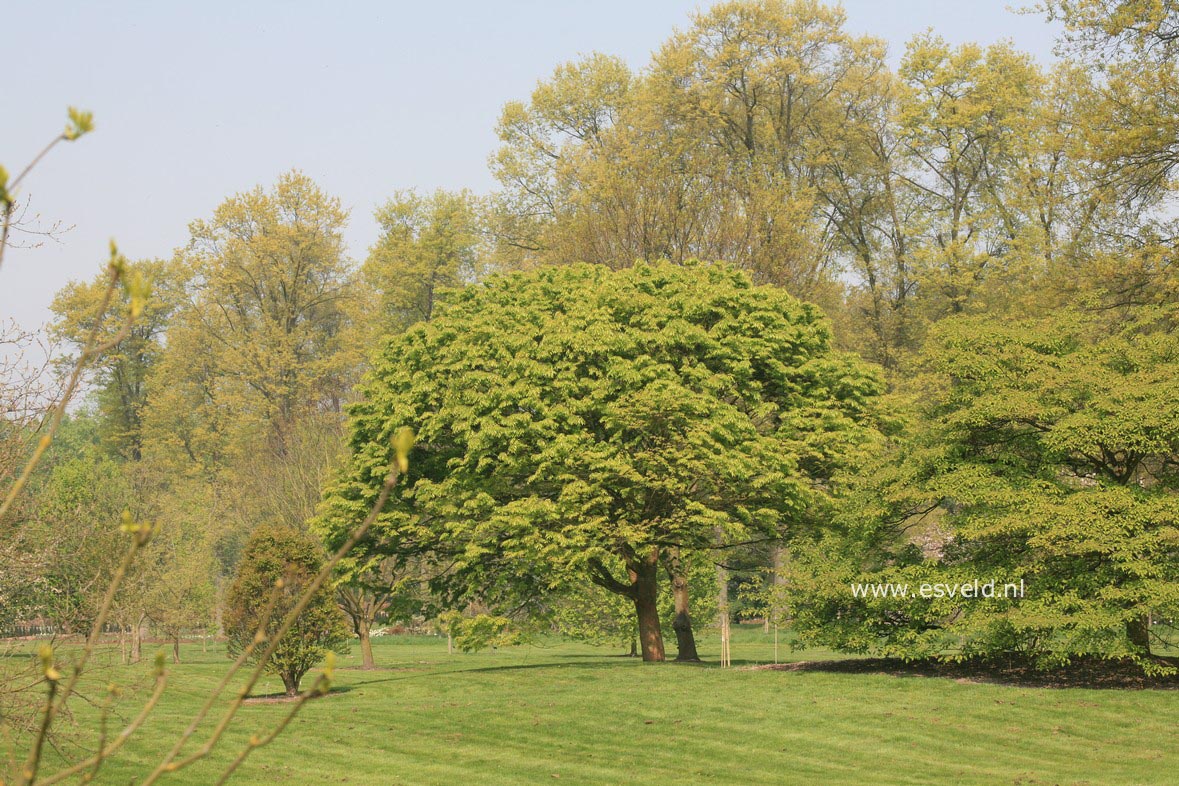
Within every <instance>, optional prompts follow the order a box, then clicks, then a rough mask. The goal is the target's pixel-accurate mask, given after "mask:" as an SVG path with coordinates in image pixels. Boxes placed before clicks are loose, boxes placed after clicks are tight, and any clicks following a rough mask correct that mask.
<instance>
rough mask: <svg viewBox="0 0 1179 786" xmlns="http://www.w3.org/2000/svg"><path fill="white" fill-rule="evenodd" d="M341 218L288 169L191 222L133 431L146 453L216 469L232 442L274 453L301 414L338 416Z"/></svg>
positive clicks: (344, 277) (347, 362) (343, 375)
mask: <svg viewBox="0 0 1179 786" xmlns="http://www.w3.org/2000/svg"><path fill="white" fill-rule="evenodd" d="M346 219H347V214H346V213H345V212H344V210H343V208H342V207H341V206H340V203H339V200H337V199H334V198H332V197H330V196H328V195H327V194H325V193H324V192H323V191H322V190H320V189H319V188H318V187H317V186H316V185H315V183H313V182H312V181H311V180H310V179H309V178H307V177H306V176H304V175H302V174H299V173H297V172H292V173H288V174H286V175H284V176H282V177H281V178H279V180H278V182H277V183H276V184H275V186H274V188H273V189H271V190H269V191H265V190H263V189H262V188H261V187H259V188H257V189H255V190H253V191H250V192H247V193H244V194H238V195H236V196H234V197H231V198H230V199H228V200H226V201H225V202H224V203H223V204H222V205H221V206H220V207H218V208H217V210H216V211H214V214H213V216H212V218H211V219H209V220H207V221H205V220H202V221H195V222H193V224H192V225H191V227H190V231H191V234H192V238H191V240H190V242H189V244H188V247H187V248H186V249H185V250H184V251H183V252H182V253H181V254H180V256H179V264H180V267H181V269H182V272H183V274H184V285H183V293H184V300H183V302H182V303H181V304H180V306H179V307H178V308H177V311H176V315H175V318H174V320H173V322H172V324H171V326H170V327H169V330H168V342H167V344H168V351H167V352H166V353H165V355H164V357H163V358H162V359H161V360H160V361H159V363H157V364H156V368H155V371H154V374H155V379H154V384H152V382H153V380H149V384H150V385H151V387H152V388H153V393H152V396H151V397H150V401H149V406H148V413H147V416H146V417H145V425H146V428H147V429H148V431H149V437H151V436H154V437H155V438H156V442H157V444H158V445H160V446H162V447H171V448H172V449H173V450H175V449H179V450H180V451H182V454H181V455H183V454H188V455H189V456H190V457H192V458H196V457H198V456H199V457H201V458H202V459H203V460H205V461H208V460H210V459H211V460H212V462H213V463H216V461H217V458H218V456H220V455H224V454H225V453H226V452H232V451H234V450H241V449H243V446H242V445H241V439H242V437H243V436H244V437H245V438H246V440H247V441H249V440H257V439H262V440H269V441H270V442H271V443H272V445H273V446H274V449H275V450H277V451H278V452H279V453H280V454H281V453H282V452H284V451H285V450H286V449H287V447H288V446H287V442H288V439H289V437H290V433H291V431H292V430H293V429H294V427H295V425H296V423H297V422H298V421H299V420H300V419H301V418H303V417H305V416H306V415H307V414H309V413H314V412H320V411H325V410H329V411H339V408H340V405H341V400H342V398H343V395H344V392H345V391H346V390H347V388H348V386H349V384H350V382H351V379H352V377H351V375H352V373H353V371H354V369H355V367H356V365H357V363H358V360H359V358H358V357H356V356H355V355H354V354H353V352H352V350H354V349H355V347H353V346H352V344H351V342H350V340H349V337H350V333H349V330H350V322H349V319H348V312H347V309H346V308H345V306H346V304H347V302H348V301H349V300H350V299H351V298H352V297H353V290H352V275H353V266H352V264H351V263H350V262H349V260H348V259H347V258H346V257H345V256H344V240H343V235H342V232H343V228H344V225H345V222H346ZM254 444H257V443H256V442H254ZM247 449H248V448H247Z"/></svg>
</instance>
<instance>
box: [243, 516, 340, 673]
mask: <svg viewBox="0 0 1179 786" xmlns="http://www.w3.org/2000/svg"><path fill="white" fill-rule="evenodd" d="M322 564H323V556H322V553H321V550H320V546H319V544H318V543H317V542H316V541H315V540H314V539H312V538H310V537H308V536H306V535H304V534H302V533H300V532H298V531H297V530H294V529H291V528H289V527H279V526H268V525H262V526H260V527H258V528H257V529H256V530H255V531H254V533H253V534H252V535H251V536H250V540H249V542H248V543H247V544H246V548H245V551H244V553H243V554H242V559H241V563H240V564H239V565H238V571H237V575H236V576H235V577H234V580H233V584H232V585H230V588H229V591H228V592H227V593H226V596H225V632H226V635H227V636H228V637H229V652H230V655H231V656H236V655H237V654H239V653H241V652H242V651H243V650H245V648H246V647H247V646H249V644H250V642H251V641H253V639H254V635H255V632H256V631H258V630H259V626H263V624H264V627H263V630H264V631H265V633H266V634H267V635H268V636H273V635H274V633H275V631H276V630H278V627H279V625H280V623H281V622H282V620H283V618H284V617H285V616H286V614H287V612H288V611H290V610H291V609H292V608H293V607H294V605H295V603H296V601H297V600H298V598H299V596H300V594H301V593H302V591H303V588H304V587H306V586H307V585H308V584H309V583H310V581H311V579H312V578H313V577H314V576H315V575H316V574H317V573H318V572H319V570H320V567H321V566H322ZM276 588H277V589H276ZM275 594H277V601H276V603H275V606H274V609H273V611H268V610H267V605H268V599H269V598H271V597H273V596H274V595H275ZM348 639H349V635H348V622H347V620H346V619H345V618H344V615H343V614H342V613H341V612H340V610H339V608H337V606H336V602H335V599H334V598H333V596H332V591H331V588H330V587H321V588H320V589H319V590H318V591H317V592H316V593H315V594H314V595H313V596H312V598H311V601H310V603H309V604H308V605H307V607H306V608H305V609H304V610H303V613H302V614H300V615H299V617H298V618H297V619H296V620H295V622H294V624H293V625H292V626H291V628H290V630H289V631H287V633H286V635H285V636H283V637H282V639H280V640H279V642H278V646H277V648H276V649H275V650H274V654H273V655H272V656H271V658H270V661H269V662H268V663H267V666H266V668H267V670H269V671H270V672H271V673H273V674H277V675H278V676H279V678H280V679H282V684H283V687H284V688H286V692H287V695H288V696H294V695H296V694H298V692H299V682H300V681H301V680H302V679H303V675H305V674H306V673H307V672H309V671H310V670H311V669H312V668H314V667H315V665H316V664H317V663H319V662H320V661H322V660H323V659H324V656H326V655H327V653H329V652H342V651H344V650H345V649H346V644H347V641H348Z"/></svg>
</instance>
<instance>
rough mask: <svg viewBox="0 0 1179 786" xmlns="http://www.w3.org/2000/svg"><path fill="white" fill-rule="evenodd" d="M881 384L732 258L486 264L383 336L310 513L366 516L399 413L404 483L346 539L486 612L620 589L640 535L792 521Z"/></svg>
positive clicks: (807, 309) (740, 532)
mask: <svg viewBox="0 0 1179 786" xmlns="http://www.w3.org/2000/svg"><path fill="white" fill-rule="evenodd" d="M879 391H880V382H879V380H878V379H877V378H876V376H875V375H874V374H872V373H871V372H870V371H868V370H867V369H866V368H865V367H864V366H862V365H861V364H860V363H858V362H856V361H855V360H854V359H852V358H850V357H848V356H845V355H842V354H839V353H836V352H833V351H832V350H831V347H830V334H829V331H828V329H827V326H826V324H825V322H824V321H823V319H822V316H821V315H820V313H819V312H818V310H817V309H816V308H814V307H813V306H809V305H805V304H802V303H799V302H798V301H796V300H794V299H793V298H791V297H790V296H789V295H787V294H786V293H784V292H782V291H781V290H777V289H774V288H771V287H754V286H753V285H752V284H751V283H750V281H749V279H748V278H747V277H746V276H745V275H744V274H742V273H739V272H737V271H735V270H733V269H732V268H730V267H728V266H724V265H704V264H694V265H691V266H687V267H678V266H674V265H670V264H659V265H646V264H640V265H637V266H635V267H634V268H631V269H628V270H624V271H618V272H611V271H609V270H607V269H605V268H603V267H601V266H587V265H579V266H571V267H566V268H550V269H545V270H541V271H539V272H537V273H535V274H530V275H523V274H516V275H512V276H506V277H500V278H493V279H491V280H489V281H488V282H487V283H486V284H484V285H481V286H477V287H471V288H467V289H465V290H462V291H460V292H457V293H453V294H452V296H451V298H450V299H449V301H448V302H446V303H445V304H444V305H443V306H442V307H441V308H440V309H439V310H438V312H437V313H436V315H435V318H434V319H433V320H432V321H431V322H429V323H424V324H420V325H418V326H415V327H414V328H412V329H411V330H410V331H408V332H407V333H406V334H405V335H404V336H401V337H397V338H394V339H393V340H391V341H390V342H389V343H388V344H387V345H386V346H385V348H384V351H383V352H382V354H381V355H380V356H379V358H377V361H376V366H375V368H374V369H373V372H372V373H371V375H370V376H369V378H368V380H367V382H366V384H365V386H364V393H365V400H364V401H363V402H361V403H359V404H357V405H355V406H354V407H353V410H352V417H353V419H352V437H351V442H352V450H353V455H352V459H351V465H350V467H349V468H348V470H347V472H346V473H345V475H344V477H343V478H342V479H341V480H340V482H339V483H337V484H336V485H335V486H334V487H333V488H332V489H331V490H330V491H329V494H328V498H327V503H326V507H325V511H324V514H323V515H322V516H321V519H320V522H319V527H320V529H321V531H323V532H324V533H325V534H326V536H327V538H328V540H329V543H334V542H336V541H337V540H338V539H339V538H340V537H342V535H343V533H344V532H346V531H347V530H348V528H349V527H350V526H351V525H352V523H353V522H354V521H356V520H357V517H358V516H362V515H363V511H364V510H365V509H366V507H367V506H368V505H370V504H371V501H372V499H373V497H374V496H375V494H376V492H377V486H378V485H379V481H378V477H379V475H380V473H381V469H380V468H381V467H384V466H387V465H388V463H389V461H390V460H391V458H392V448H391V446H390V440H391V438H392V436H393V434H394V432H395V431H396V430H397V429H398V428H400V427H402V426H404V425H409V426H411V427H413V428H414V430H415V431H416V432H417V434H418V442H417V444H416V446H415V448H414V451H413V454H412V457H411V462H410V471H409V474H408V476H407V480H408V483H407V484H406V486H404V489H405V490H404V491H401V492H399V494H398V498H397V499H396V501H395V503H394V504H391V506H390V509H389V510H388V511H387V512H386V513H385V514H383V515H382V517H381V518H380V519H379V520H378V528H377V532H376V533H375V534H376V535H377V537H375V538H374V539H373V540H372V541H371V542H370V543H367V544H362V546H361V548H362V549H371V550H375V551H377V552H381V551H388V552H391V553H407V552H409V553H422V552H426V553H430V554H432V555H434V557H435V558H436V559H437V560H438V561H439V563H441V564H443V565H446V566H448V567H449V569H448V570H446V571H444V572H441V573H440V574H439V576H438V577H437V578H436V580H435V586H436V588H437V589H440V590H445V591H448V592H450V593H451V594H452V595H453V596H456V597H458V596H463V597H473V598H478V599H480V600H481V601H483V602H484V603H487V604H488V605H489V606H492V607H500V606H502V605H503V604H508V603H510V604H511V605H512V606H518V605H519V604H527V603H531V602H533V601H535V600H536V599H538V598H541V597H543V596H545V595H546V594H548V593H550V592H552V591H554V590H557V589H558V588H564V589H567V588H568V587H569V586H570V585H571V584H574V585H575V584H576V583H577V582H579V581H580V582H584V581H585V579H587V578H589V579H590V580H593V581H596V582H599V583H602V584H603V585H604V586H608V587H609V588H611V589H613V590H614V591H616V592H617V591H619V589H618V586H617V585H619V584H622V583H624V582H620V581H618V580H617V579H614V578H613V574H612V573H610V572H609V570H607V569H606V568H605V566H606V565H614V566H625V567H627V568H630V567H633V566H634V565H636V564H637V563H638V562H641V561H642V560H645V559H647V558H648V557H647V554H648V553H649V552H650V551H651V550H652V549H653V548H654V549H656V550H657V549H658V548H660V547H663V546H669V545H678V546H681V547H683V548H684V549H685V550H688V551H691V550H693V549H701V548H707V547H708V546H709V545H711V544H712V543H713V542H714V541H715V539H716V538H717V537H718V532H720V533H722V534H723V536H724V537H730V538H734V539H739V538H744V537H748V536H751V535H753V534H755V533H760V534H762V535H763V536H764V535H770V536H777V535H779V534H780V533H782V532H784V531H787V530H789V529H791V528H794V527H798V526H803V525H804V524H805V523H806V521H807V516H808V511H809V510H810V509H811V508H812V507H814V506H815V505H816V504H817V501H818V500H819V499H820V498H821V497H822V490H821V487H820V486H819V485H817V484H818V482H819V481H821V479H823V478H825V477H827V476H828V475H829V474H830V473H831V471H833V468H834V467H837V466H839V465H840V464H842V463H843V462H844V461H846V460H847V458H848V456H849V453H850V452H854V450H855V449H856V446H858V445H865V444H867V443H869V442H870V441H871V439H872V434H873V433H874V432H873V430H872V428H871V427H870V423H869V421H870V420H871V417H872V412H873V400H874V398H875V396H876V395H877V394H878V393H879ZM652 578H653V574H652Z"/></svg>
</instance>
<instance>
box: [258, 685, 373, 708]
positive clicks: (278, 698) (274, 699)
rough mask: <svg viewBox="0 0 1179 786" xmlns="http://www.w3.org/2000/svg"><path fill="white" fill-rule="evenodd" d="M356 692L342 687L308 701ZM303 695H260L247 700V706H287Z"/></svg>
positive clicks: (350, 687) (353, 688) (348, 686)
mask: <svg viewBox="0 0 1179 786" xmlns="http://www.w3.org/2000/svg"><path fill="white" fill-rule="evenodd" d="M354 690H356V686H355V685H340V686H336V687H333V688H331V689H329V690H328V692H327V693H321V694H319V695H317V696H311V697H310V698H309V699H308V701H318V700H319V699H330V698H332V697H333V696H343V695H344V694H345V693H351V692H352V691H354ZM301 698H302V696H301V695H297V696H288V695H287V694H286V693H258V694H254V695H251V696H247V697H246V698H245V703H246V704H287V703H289V702H295V701H298V700H299V699H301Z"/></svg>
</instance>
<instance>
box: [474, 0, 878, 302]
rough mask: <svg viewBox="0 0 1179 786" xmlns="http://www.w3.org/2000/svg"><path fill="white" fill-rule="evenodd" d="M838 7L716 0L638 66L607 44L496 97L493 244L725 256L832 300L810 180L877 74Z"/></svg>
mask: <svg viewBox="0 0 1179 786" xmlns="http://www.w3.org/2000/svg"><path fill="white" fill-rule="evenodd" d="M843 21H844V15H843V12H842V11H841V10H839V9H835V8H828V7H825V6H822V5H820V4H819V3H815V2H807V1H806V0H800V1H799V2H782V1H781V0H759V1H758V2H739V3H737V2H731V3H722V4H720V5H717V6H716V7H714V8H712V9H710V10H708V11H705V12H701V13H698V14H696V15H695V16H694V17H693V20H692V25H691V26H690V27H689V28H688V29H687V30H685V31H683V32H680V33H677V34H676V35H674V36H673V37H672V38H671V39H670V40H669V41H668V42H667V43H666V44H665V45H664V46H663V47H661V48H660V49H659V50H658V52H657V53H656V54H655V56H654V58H653V61H652V64H651V66H650V68H649V69H648V70H647V71H646V72H644V73H641V74H632V73H631V72H630V70H629V69H628V68H627V66H626V65H625V63H623V62H622V61H620V60H618V59H616V58H611V57H607V56H605V55H601V54H593V55H590V56H587V57H585V58H582V59H581V60H579V61H575V62H572V63H567V64H564V65H562V66H559V67H558V68H557V69H556V70H555V71H554V73H553V75H552V77H551V78H550V79H548V80H546V81H544V82H542V83H541V84H540V85H538V86H537V88H536V90H535V91H534V92H533V94H532V96H531V100H530V101H529V102H528V103H527V104H524V103H519V102H513V103H509V104H508V105H506V106H505V107H504V111H503V114H502V117H501V120H500V125H499V134H500V138H501V140H502V141H503V143H504V144H503V147H502V148H501V150H500V151H499V153H498V154H497V156H496V158H495V159H494V160H493V165H492V166H493V171H494V172H495V174H496V176H497V178H498V179H499V180H500V182H501V183H502V184H503V186H504V190H503V192H502V193H501V194H500V196H499V200H498V205H499V211H498V212H499V214H500V221H499V223H498V226H500V227H501V231H500V232H499V235H500V239H501V244H500V245H501V248H502V247H503V246H507V248H508V250H509V252H511V253H508V254H507V256H508V257H509V258H512V257H513V256H514V258H515V259H516V260H517V262H518V263H519V264H528V263H533V262H536V261H543V262H550V263H558V264H563V263H567V262H572V261H584V262H592V263H596V264H604V265H608V266H612V267H618V266H625V265H629V264H631V262H633V261H634V260H636V259H642V260H647V261H655V260H660V259H667V260H670V261H673V262H677V263H682V262H685V261H687V260H689V259H693V258H699V259H716V260H724V261H727V262H730V263H732V264H734V265H737V266H738V267H741V268H743V269H745V270H747V271H748V272H749V273H750V275H751V276H752V277H753V279H754V280H755V281H756V282H758V283H775V284H779V285H783V286H787V287H789V288H790V291H791V292H792V293H794V294H795V295H796V296H798V297H802V298H806V299H809V300H816V301H819V302H822V303H823V304H824V305H827V304H830V305H832V306H834V305H836V304H837V303H838V300H839V298H838V296H837V289H838V288H837V286H836V284H835V277H836V274H837V273H838V269H837V259H836V256H835V253H834V251H835V239H834V235H833V232H832V225H831V223H830V221H829V220H828V217H827V215H826V212H827V211H826V208H825V206H824V204H823V199H822V197H821V194H820V193H819V192H818V191H817V189H816V186H817V184H818V182H819V181H821V180H822V179H823V178H824V177H825V166H826V162H828V161H831V160H832V159H837V158H841V157H842V158H846V157H847V155H848V149H847V148H845V147H843V146H841V144H842V142H843V141H846V137H844V136H841V135H840V134H838V133H837V129H839V128H840V127H841V126H843V125H846V123H847V113H848V112H849V110H848V108H847V107H848V106H849V105H855V104H858V103H860V102H864V101H868V100H871V96H872V94H873V93H875V92H877V91H879V90H880V89H882V85H885V84H886V83H887V80H881V78H880V77H881V76H882V75H883V74H884V73H885V71H886V69H885V64H884V45H883V43H882V42H881V41H878V40H876V39H871V38H857V37H855V36H852V35H850V34H848V33H846V32H845V31H844V30H843ZM837 145H839V146H837Z"/></svg>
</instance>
